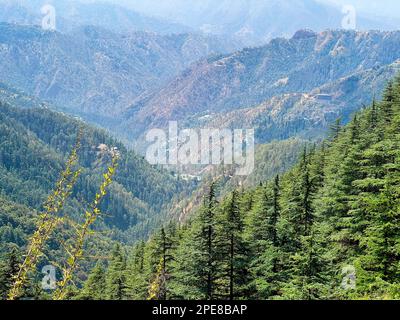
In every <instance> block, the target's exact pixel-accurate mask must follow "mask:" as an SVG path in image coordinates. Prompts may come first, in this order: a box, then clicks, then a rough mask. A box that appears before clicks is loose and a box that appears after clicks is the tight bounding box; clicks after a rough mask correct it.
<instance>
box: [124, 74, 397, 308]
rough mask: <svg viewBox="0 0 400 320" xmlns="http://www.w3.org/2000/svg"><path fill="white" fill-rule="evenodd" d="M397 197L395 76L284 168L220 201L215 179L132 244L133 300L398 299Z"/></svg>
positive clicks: (131, 273)
mask: <svg viewBox="0 0 400 320" xmlns="http://www.w3.org/2000/svg"><path fill="white" fill-rule="evenodd" d="M399 190H400V81H399V79H397V80H396V81H394V82H393V83H392V84H391V85H389V87H388V89H387V91H386V92H385V95H384V100H383V101H382V102H376V101H374V102H373V103H372V106H371V107H370V108H367V109H365V110H363V111H362V112H359V113H358V114H356V115H355V116H354V118H353V120H352V121H351V122H350V123H349V124H348V125H346V126H343V127H342V126H340V124H339V122H337V123H336V124H335V125H334V126H333V127H332V134H331V137H330V139H329V140H327V141H325V142H324V143H322V144H321V146H320V147H318V148H315V147H312V146H308V147H307V148H305V149H304V151H303V153H302V155H301V156H300V159H299V161H298V163H297V165H295V166H294V167H293V168H292V169H291V170H289V171H288V172H287V173H285V174H283V175H282V176H280V177H276V178H275V179H273V180H271V181H268V182H266V183H262V184H260V185H259V186H258V187H257V188H254V189H251V190H243V192H241V193H239V192H237V191H234V192H233V193H231V194H230V195H228V196H226V197H225V198H222V199H217V196H216V194H217V193H216V185H215V184H212V186H211V188H210V191H209V193H208V194H207V195H206V196H205V198H204V204H203V206H202V208H201V209H200V210H199V211H198V212H197V214H196V215H195V216H193V217H192V220H191V221H189V222H188V223H187V224H185V225H183V226H177V227H176V228H174V232H173V233H171V234H173V236H171V235H170V236H167V233H166V232H165V230H164V229H163V230H161V233H159V234H158V235H156V236H155V237H153V238H152V239H151V240H150V241H149V242H147V243H141V244H139V245H138V246H136V247H135V249H134V250H133V253H132V257H131V261H132V262H131V267H130V269H129V270H130V271H129V272H128V273H127V281H128V283H129V288H131V289H130V290H131V295H130V298H134V299H136V298H140V299H143V298H146V296H145V292H146V290H147V289H149V290H148V292H149V293H150V298H152V299H176V298H179V299H249V298H254V299H301V300H303V299H313V300H315V299H399V298H400V280H399V279H400V268H399V261H400V215H399V214H400V213H399V212H400V192H399ZM167 239H168V241H167ZM166 244H168V245H166ZM166 292H167V293H168V294H167V295H166V294H165V293H166Z"/></svg>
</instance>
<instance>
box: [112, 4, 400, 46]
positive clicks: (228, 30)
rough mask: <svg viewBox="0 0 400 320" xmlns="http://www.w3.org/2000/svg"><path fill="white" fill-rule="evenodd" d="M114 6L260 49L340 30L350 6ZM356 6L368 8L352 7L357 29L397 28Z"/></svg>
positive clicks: (398, 21) (394, 23)
mask: <svg viewBox="0 0 400 320" xmlns="http://www.w3.org/2000/svg"><path fill="white" fill-rule="evenodd" d="M111 2H113V1H111ZM114 2H115V1H114ZM363 2H364V1H363ZM386 2H387V1H386ZM118 3H121V4H124V5H125V6H128V7H130V8H133V9H135V10H137V11H140V12H142V13H144V14H147V15H156V16H158V17H163V18H167V17H168V18H169V19H173V21H176V22H178V23H182V24H185V25H188V26H190V27H191V28H192V29H194V30H201V31H202V32H205V33H211V34H226V35H229V36H234V37H236V38H239V39H241V40H242V41H244V42H245V43H247V44H248V45H259V44H260V43H263V42H264V43H265V42H267V41H269V40H271V39H273V38H276V37H282V36H285V37H290V36H291V35H292V34H293V33H295V32H296V31H297V30H299V29H305V28H309V29H313V30H315V31H324V30H326V29H339V28H342V21H343V19H344V17H345V16H346V14H347V13H343V12H342V10H343V5H347V6H348V5H349V4H352V1H347V2H345V3H343V5H337V4H335V3H330V2H329V1H318V0H287V1H280V0H220V1H218V2H217V3H216V2H215V1H213V0H192V1H186V0H172V1H171V0H161V1H159V0H148V1H140V0H123V1H122V2H121V1H118ZM382 6H384V7H386V9H387V11H388V9H389V8H390V7H395V6H396V5H395V4H393V3H392V4H389V5H385V3H384V2H382V1H381V2H380V5H379V6H378V8H379V7H382ZM359 7H361V8H362V9H365V7H368V6H365V5H364V6H362V5H360V4H357V5H355V6H354V9H355V10H356V28H357V29H358V30H370V29H374V30H394V29H396V28H398V27H399V26H400V17H399V16H398V15H397V19H395V18H393V19H388V18H387V16H388V14H386V15H385V18H382V17H379V16H376V14H375V12H371V11H366V10H359V9H358V8H359ZM369 7H371V5H369ZM376 11H379V10H378V9H377V10H376ZM345 12H347V11H345Z"/></svg>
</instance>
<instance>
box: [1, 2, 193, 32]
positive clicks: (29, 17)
mask: <svg viewBox="0 0 400 320" xmlns="http://www.w3.org/2000/svg"><path fill="white" fill-rule="evenodd" d="M48 4H49V2H48V1H41V0H34V1H25V0H19V1H15V0H11V1H10V0H0V21H1V22H8V23H15V24H24V25H39V26H40V25H41V24H42V19H43V17H44V16H45V14H43V13H42V12H41V9H42V7H44V6H45V5H48ZM50 4H51V5H52V6H53V7H54V8H55V14H56V29H57V30H58V31H60V32H71V31H73V30H75V29H76V28H78V27H81V26H87V25H92V26H97V27H102V28H106V29H108V30H111V31H114V32H117V33H126V32H133V31H148V32H156V33H159V34H172V33H184V32H189V31H191V29H190V28H189V27H186V26H184V25H180V24H178V23H173V22H169V21H167V20H165V19H161V18H160V19H158V18H154V17H148V16H145V15H143V14H140V13H138V12H135V11H133V10H130V9H127V8H126V7H121V6H118V5H116V4H110V3H106V2H84V1H60V0H54V1H51V3H50Z"/></svg>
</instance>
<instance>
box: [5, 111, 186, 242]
mask: <svg viewBox="0 0 400 320" xmlns="http://www.w3.org/2000/svg"><path fill="white" fill-rule="evenodd" d="M0 117H1V124H0V136H1V139H2V141H1V144H0V190H1V195H2V196H4V197H6V198H8V199H10V200H12V201H14V202H16V203H19V204H23V205H25V206H27V207H29V208H33V209H37V210H40V209H41V204H42V203H43V201H44V199H45V198H46V196H47V194H48V193H49V191H50V190H51V189H52V188H53V186H54V183H55V182H56V180H57V178H58V176H59V174H60V172H61V170H62V168H63V163H64V162H65V161H66V157H67V155H68V153H69V152H70V151H71V149H72V147H73V145H74V142H75V140H76V136H77V133H78V131H79V128H80V127H81V126H83V128H84V129H83V130H84V135H83V140H82V147H81V149H80V151H79V154H78V155H79V164H80V165H81V167H82V170H83V173H82V175H81V176H80V179H79V181H78V182H77V185H76V187H75V189H74V190H73V194H72V198H71V199H70V203H69V204H68V213H69V215H71V216H75V217H79V215H80V214H81V213H82V210H83V207H84V206H85V205H86V203H88V202H89V201H90V199H91V198H92V197H93V196H94V193H95V191H96V189H97V185H98V184H99V182H100V179H101V176H102V172H103V171H104V169H105V165H106V164H107V161H106V158H105V157H106V156H107V150H109V149H110V148H112V147H117V148H118V149H119V150H120V152H121V155H122V156H121V159H120V166H119V170H118V173H117V175H116V177H115V181H114V183H113V184H112V185H111V187H110V188H111V190H112V192H111V193H110V195H109V196H108V197H107V198H106V199H105V201H104V203H103V204H102V207H101V210H102V211H104V212H105V213H106V218H105V219H104V221H103V222H102V223H103V224H104V227H105V228H106V230H108V232H111V234H110V236H111V237H113V238H115V239H120V240H122V241H124V242H129V241H133V240H135V239H138V238H140V237H143V236H146V234H147V233H148V232H149V231H150V230H151V228H152V227H153V226H154V225H157V223H158V222H157V221H160V219H163V214H165V213H166V211H167V208H168V204H169V203H170V202H171V201H172V200H173V198H174V197H175V198H178V197H179V194H180V193H182V192H184V190H186V192H190V191H189V190H190V189H191V186H189V185H188V184H186V183H184V182H180V181H178V180H177V179H176V178H175V177H174V176H172V175H171V174H169V173H167V172H162V171H159V170H158V169H155V168H153V167H151V166H150V165H148V163H147V162H146V161H145V160H144V159H143V158H142V157H141V156H137V155H136V154H135V153H134V152H131V151H128V150H127V149H126V148H125V147H124V146H123V145H122V144H121V143H120V142H118V141H116V140H114V139H113V138H111V137H110V136H109V135H108V134H107V133H106V132H105V131H103V130H100V129H96V128H93V127H90V126H88V125H86V124H84V123H82V122H81V121H79V120H74V119H71V118H69V117H67V116H65V115H62V114H60V113H56V112H53V111H50V110H49V109H46V108H40V109H38V108H32V109H21V108H17V107H12V106H10V105H5V104H2V105H1V107H0ZM2 225H3V224H2ZM6 242H8V241H6Z"/></svg>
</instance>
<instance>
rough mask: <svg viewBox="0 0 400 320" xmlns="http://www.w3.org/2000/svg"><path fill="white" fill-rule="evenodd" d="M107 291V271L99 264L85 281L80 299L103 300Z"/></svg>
mask: <svg viewBox="0 0 400 320" xmlns="http://www.w3.org/2000/svg"><path fill="white" fill-rule="evenodd" d="M105 291H106V271H105V268H104V266H103V264H102V263H97V264H96V266H95V267H94V268H93V270H92V271H91V273H90V274H89V276H88V279H87V280H86V281H85V283H84V286H83V288H82V290H81V292H80V293H79V295H78V297H79V299H81V300H103V299H105Z"/></svg>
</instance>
